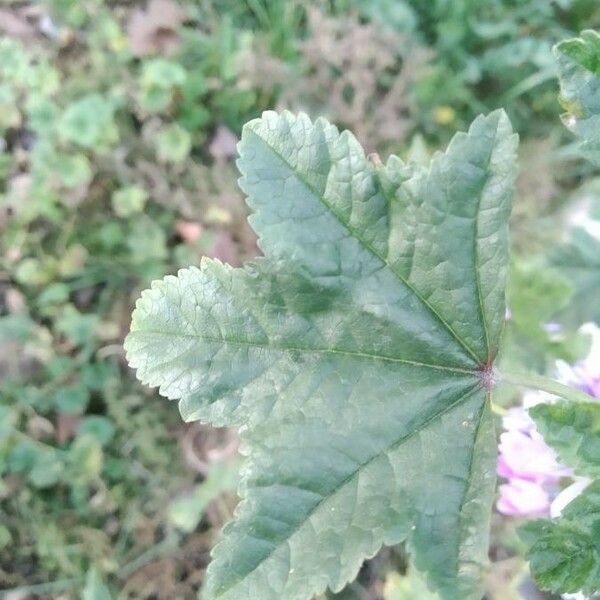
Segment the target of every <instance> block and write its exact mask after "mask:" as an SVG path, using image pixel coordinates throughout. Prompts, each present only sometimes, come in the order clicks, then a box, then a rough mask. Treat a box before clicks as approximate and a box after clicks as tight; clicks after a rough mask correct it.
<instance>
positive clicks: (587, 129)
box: [555, 30, 600, 165]
mask: <svg viewBox="0 0 600 600" xmlns="http://www.w3.org/2000/svg"><path fill="white" fill-rule="evenodd" d="M555 54H556V58H557V61H558V68H559V72H560V75H559V77H560V92H561V98H560V100H561V103H562V105H563V107H564V108H565V110H566V111H567V113H566V115H564V122H565V124H566V125H567V127H568V128H569V129H571V131H573V133H575V135H576V136H577V137H578V138H579V139H580V140H581V150H582V152H583V154H584V155H585V156H586V157H587V158H588V159H589V160H591V161H592V162H594V163H595V164H596V165H599V164H600V34H598V33H597V32H595V31H591V30H587V31H582V32H581V37H578V38H573V39H570V40H565V41H562V42H560V43H559V44H557V45H556V46H555Z"/></svg>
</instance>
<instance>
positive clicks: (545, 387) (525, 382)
mask: <svg viewBox="0 0 600 600" xmlns="http://www.w3.org/2000/svg"><path fill="white" fill-rule="evenodd" d="M496 376H497V380H498V382H502V381H505V382H506V383H512V384H513V385H519V386H522V387H527V388H531V389H535V390H541V391H543V392H548V393H549V394H554V395H555V396H560V397H561V398H564V399H565V400H570V401H571V402H595V401H596V402H597V400H596V399H595V398H593V397H592V396H589V395H588V394H586V393H585V392H582V391H581V390H578V389H576V388H572V387H569V386H568V385H564V384H563V383H559V382H558V381H554V379H550V378H549V377H545V376H544V375H538V374H536V373H499V372H498V373H496Z"/></svg>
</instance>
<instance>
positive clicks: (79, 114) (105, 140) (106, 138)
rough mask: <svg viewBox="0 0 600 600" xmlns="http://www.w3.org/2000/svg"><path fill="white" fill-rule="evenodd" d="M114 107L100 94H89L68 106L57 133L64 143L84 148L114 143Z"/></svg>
mask: <svg viewBox="0 0 600 600" xmlns="http://www.w3.org/2000/svg"><path fill="white" fill-rule="evenodd" d="M113 113H114V107H113V106H112V104H111V102H110V101H109V100H108V99H107V98H105V97H103V96H101V95H100V94H90V95H88V96H84V97H83V98H81V99H79V100H77V101H76V102H73V103H72V104H70V105H69V106H68V107H67V109H66V110H65V112H64V114H63V115H62V117H61V119H60V123H59V126H58V132H59V135H60V137H61V139H63V140H64V141H66V142H71V143H73V144H77V145H79V146H83V147H84V148H94V147H97V146H101V145H108V144H112V143H114V142H115V141H116V140H117V138H118V132H117V129H116V126H115V124H114V122H113Z"/></svg>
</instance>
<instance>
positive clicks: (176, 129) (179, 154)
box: [156, 123, 192, 163]
mask: <svg viewBox="0 0 600 600" xmlns="http://www.w3.org/2000/svg"><path fill="white" fill-rule="evenodd" d="M191 149H192V137H191V136H190V134H189V133H188V132H187V131H186V130H185V129H184V128H183V127H181V126H180V125H178V124H177V123H173V124H171V125H168V126H167V127H164V128H163V129H161V130H160V131H159V132H158V134H157V136H156V150H157V152H158V158H159V159H160V160H162V161H164V162H173V163H177V162H181V161H183V160H185V159H186V158H187V156H188V154H189V153H190V150H191Z"/></svg>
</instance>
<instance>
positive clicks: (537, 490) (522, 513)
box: [496, 479, 550, 517]
mask: <svg viewBox="0 0 600 600" xmlns="http://www.w3.org/2000/svg"><path fill="white" fill-rule="evenodd" d="M496 508H497V509H498V512H500V513H502V514H503V515H510V516H513V517H543V516H546V515H548V513H549V510H550V498H549V496H548V493H547V492H546V490H544V488H543V487H542V486H541V485H538V484H537V483H534V482H532V481H525V480H523V479H511V480H510V481H509V482H508V483H505V484H503V485H501V486H500V498H499V499H498V502H497V503H496Z"/></svg>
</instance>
